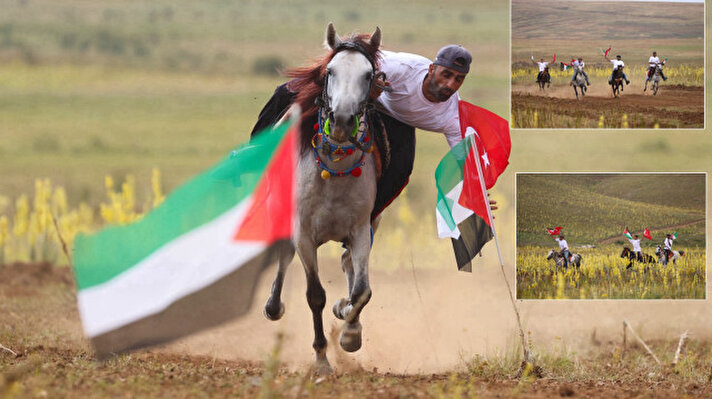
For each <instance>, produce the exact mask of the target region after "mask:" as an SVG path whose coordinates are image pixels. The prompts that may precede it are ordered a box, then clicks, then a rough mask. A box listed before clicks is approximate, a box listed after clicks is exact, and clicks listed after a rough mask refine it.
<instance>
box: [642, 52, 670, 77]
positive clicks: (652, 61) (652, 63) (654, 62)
mask: <svg viewBox="0 0 712 399" xmlns="http://www.w3.org/2000/svg"><path fill="white" fill-rule="evenodd" d="M648 65H649V67H648V79H647V80H646V81H647V82H650V79H652V78H653V76H654V75H655V68H657V67H658V65H665V61H662V62H660V58H658V53H657V52H656V51H653V55H652V56H651V57H650V58H649V59H648ZM660 77H662V78H663V80H667V77H665V75H664V74H663V69H662V68H660Z"/></svg>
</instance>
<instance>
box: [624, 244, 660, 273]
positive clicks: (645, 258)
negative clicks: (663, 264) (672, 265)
mask: <svg viewBox="0 0 712 399" xmlns="http://www.w3.org/2000/svg"><path fill="white" fill-rule="evenodd" d="M621 258H628V260H630V262H629V263H628V266H626V269H630V268H632V267H633V262H635V261H637V262H640V263H655V262H656V260H655V258H654V257H653V256H652V255H648V254H644V253H641V254H640V256H638V254H637V253H635V252H633V250H632V249H630V248H629V247H623V252H621Z"/></svg>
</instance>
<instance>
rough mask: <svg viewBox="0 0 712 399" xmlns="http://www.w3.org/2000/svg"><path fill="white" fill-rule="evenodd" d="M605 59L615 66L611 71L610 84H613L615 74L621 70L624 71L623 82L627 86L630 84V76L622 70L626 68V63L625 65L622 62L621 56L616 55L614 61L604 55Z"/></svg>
mask: <svg viewBox="0 0 712 399" xmlns="http://www.w3.org/2000/svg"><path fill="white" fill-rule="evenodd" d="M603 57H604V58H605V59H607V60H608V61H610V62H611V64H613V70H612V71H611V76H610V77H609V78H608V84H613V75H614V74H615V72H616V70H618V69H619V68H621V71H623V80H625V84H626V85H627V84H630V80H628V76H627V75H626V74H625V71H624V70H623V69H622V68H624V67H625V63H623V60H621V56H620V54H618V55H616V59H615V60H612V59H610V58H608V56H607V55H606V54H604V55H603Z"/></svg>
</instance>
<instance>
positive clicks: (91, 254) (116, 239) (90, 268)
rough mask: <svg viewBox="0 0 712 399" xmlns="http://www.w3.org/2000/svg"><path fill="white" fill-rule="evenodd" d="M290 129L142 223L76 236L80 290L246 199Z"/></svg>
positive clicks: (261, 140)
mask: <svg viewBox="0 0 712 399" xmlns="http://www.w3.org/2000/svg"><path fill="white" fill-rule="evenodd" d="M288 127H289V125H288V124H284V125H282V126H280V127H279V128H276V129H274V130H272V131H265V132H262V133H260V134H259V135H257V136H256V137H255V138H254V139H253V140H252V141H251V142H250V143H248V144H245V145H243V146H241V147H240V148H239V149H238V150H237V152H236V153H235V154H233V156H230V157H227V158H225V159H223V160H222V161H220V162H219V163H218V164H217V165H215V166H214V167H213V168H211V169H210V170H208V171H207V172H205V173H203V174H201V175H199V176H197V177H195V178H194V179H192V180H191V181H189V182H188V183H186V184H184V185H183V186H181V187H179V188H177V189H176V190H175V191H174V192H173V193H171V194H170V195H169V196H168V197H167V198H166V200H165V201H164V202H163V203H162V204H161V205H160V206H159V207H158V208H156V209H154V210H152V211H151V212H149V213H148V214H146V216H145V217H144V218H143V219H142V220H140V221H138V222H136V223H133V224H130V225H127V226H113V227H109V228H106V229H104V230H102V231H100V232H99V233H97V234H94V235H90V236H88V235H80V236H78V237H77V239H76V241H75V262H74V270H75V276H76V279H77V286H78V289H80V290H82V289H86V288H89V287H92V286H96V285H99V284H102V283H105V282H107V281H109V280H111V279H112V278H114V277H116V276H117V275H119V274H121V273H123V272H125V271H127V270H129V269H131V267H133V266H134V265H136V264H138V263H139V262H140V261H142V260H143V259H145V258H147V257H148V256H150V255H151V254H152V253H154V252H155V251H156V250H157V249H159V248H160V247H161V246H163V245H165V244H166V243H168V242H170V241H172V240H174V239H175V238H177V237H179V236H181V235H183V234H185V233H187V232H189V231H191V230H193V229H195V228H196V227H199V226H201V225H203V224H205V223H208V222H210V221H211V220H213V219H215V218H216V217H218V216H219V215H221V214H223V213H224V212H226V211H227V210H229V209H231V208H232V207H234V206H235V205H236V204H238V203H239V202H240V201H242V200H244V199H245V198H247V196H248V195H250V194H251V193H252V192H253V191H254V189H255V186H256V185H257V183H258V182H259V181H260V179H261V178H262V173H263V172H264V170H265V168H266V167H267V165H268V164H269V161H270V159H271V155H272V154H273V153H274V151H275V149H276V148H277V146H278V145H279V143H280V142H281V140H282V138H283V137H284V134H285V132H286V131H287V129H288ZM237 227H238V226H235V229H237ZM119 243H120V245H119Z"/></svg>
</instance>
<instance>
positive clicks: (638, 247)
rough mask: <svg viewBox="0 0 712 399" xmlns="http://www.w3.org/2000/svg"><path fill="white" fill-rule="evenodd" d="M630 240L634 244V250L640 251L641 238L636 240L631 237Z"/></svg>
mask: <svg viewBox="0 0 712 399" xmlns="http://www.w3.org/2000/svg"><path fill="white" fill-rule="evenodd" d="M628 241H630V243H631V244H632V245H633V252H640V240H639V239H638V240H635V239H632V238H629V239H628Z"/></svg>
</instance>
